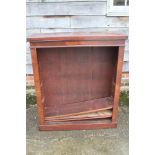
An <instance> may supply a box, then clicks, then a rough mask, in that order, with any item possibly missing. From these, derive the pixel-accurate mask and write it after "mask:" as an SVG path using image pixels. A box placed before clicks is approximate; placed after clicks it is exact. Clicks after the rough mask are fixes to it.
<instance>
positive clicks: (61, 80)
mask: <svg viewBox="0 0 155 155" xmlns="http://www.w3.org/2000/svg"><path fill="white" fill-rule="evenodd" d="M117 57H118V47H60V48H38V49H37V59H38V66H39V77H40V83H41V92H42V102H43V106H44V112H45V120H46V121H48V122H51V123H53V122H54V123H61V122H63V123H64V122H65V123H67V122H70V121H72V122H76V121H77V122H78V121H97V120H99V121H100V120H101V119H109V118H111V117H112V108H113V97H114V88H115V81H116V67H117Z"/></svg>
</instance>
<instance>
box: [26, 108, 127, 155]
mask: <svg viewBox="0 0 155 155" xmlns="http://www.w3.org/2000/svg"><path fill="white" fill-rule="evenodd" d="M128 116H129V115H128V108H126V107H123V108H122V107H120V108H119V116H118V126H117V128H114V129H98V130H80V131H46V132H45V131H39V130H38V127H37V114H36V107H35V106H34V107H31V108H29V109H27V155H128V154H129V146H128V145H129V141H128V138H129V135H128V134H129V131H128V127H129V126H128V125H129V123H128Z"/></svg>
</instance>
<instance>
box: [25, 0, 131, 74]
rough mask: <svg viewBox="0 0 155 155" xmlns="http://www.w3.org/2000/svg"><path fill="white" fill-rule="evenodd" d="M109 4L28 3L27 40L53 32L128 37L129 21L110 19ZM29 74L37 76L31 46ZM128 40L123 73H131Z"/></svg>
mask: <svg viewBox="0 0 155 155" xmlns="http://www.w3.org/2000/svg"><path fill="white" fill-rule="evenodd" d="M106 10H107V0H27V23H26V27H27V36H29V35H31V34H33V33H52V32H84V31H87V32H88V31H89V32H107V31H108V32H119V33H124V34H127V35H128V17H108V16H106ZM26 51H27V53H26V54H27V57H26V62H27V64H26V67H27V74H33V72H32V65H31V57H30V51H29V48H28V44H27V49H26ZM128 53H129V52H128V40H127V41H126V47H125V55H124V66H123V71H129V69H128V64H129V56H128Z"/></svg>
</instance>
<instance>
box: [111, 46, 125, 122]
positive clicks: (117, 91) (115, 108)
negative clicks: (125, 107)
mask: <svg viewBox="0 0 155 155" xmlns="http://www.w3.org/2000/svg"><path fill="white" fill-rule="evenodd" d="M123 56H124V47H119V49H118V60H117V72H116V84H115V90H114V106H113V115H112V122H116V119H117V112H118V104H119V95H120V84H121V76H122V66H123Z"/></svg>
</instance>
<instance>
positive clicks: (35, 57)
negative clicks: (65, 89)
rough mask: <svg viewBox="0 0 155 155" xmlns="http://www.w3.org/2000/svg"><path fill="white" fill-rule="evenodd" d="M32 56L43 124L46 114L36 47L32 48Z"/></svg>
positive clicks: (40, 121)
mask: <svg viewBox="0 0 155 155" xmlns="http://www.w3.org/2000/svg"><path fill="white" fill-rule="evenodd" d="M31 57H32V66H33V75H34V82H35V90H36V91H35V92H36V96H37V107H38V108H37V109H38V114H39V115H38V116H39V123H40V125H43V124H44V123H45V117H44V116H45V114H44V107H43V103H42V92H41V86H40V77H39V67H38V59H37V51H36V49H35V48H31Z"/></svg>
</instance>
